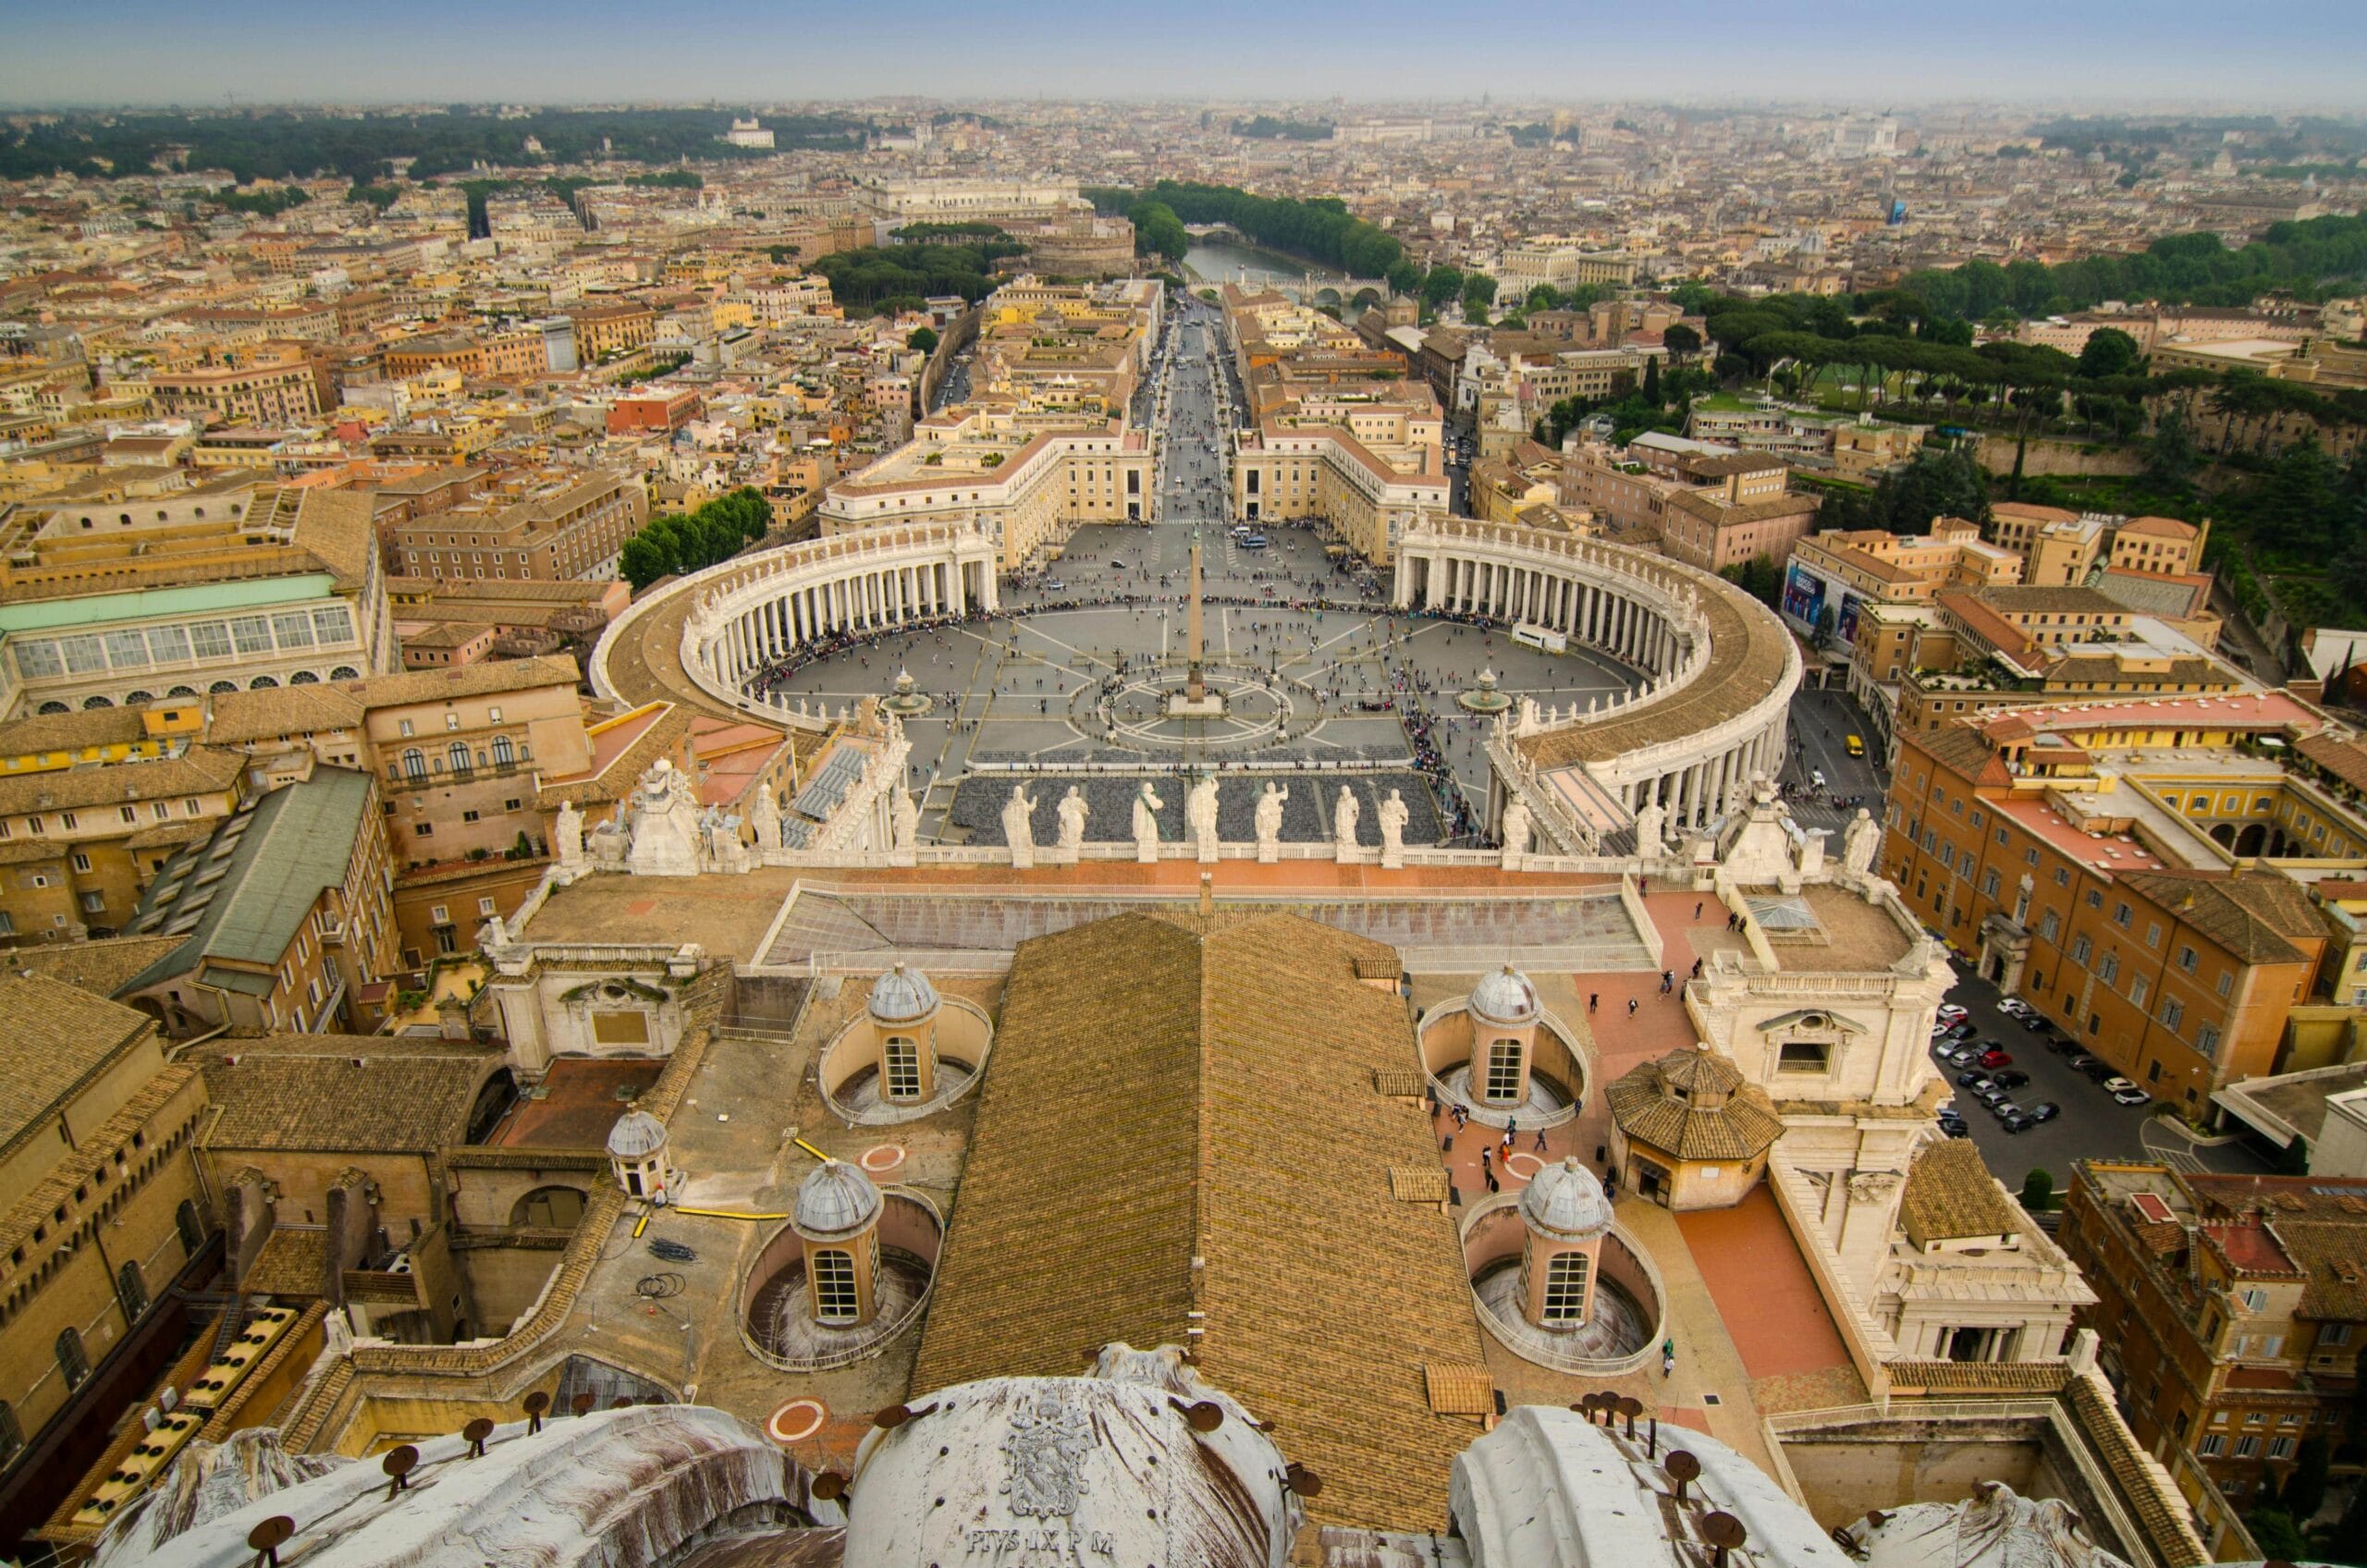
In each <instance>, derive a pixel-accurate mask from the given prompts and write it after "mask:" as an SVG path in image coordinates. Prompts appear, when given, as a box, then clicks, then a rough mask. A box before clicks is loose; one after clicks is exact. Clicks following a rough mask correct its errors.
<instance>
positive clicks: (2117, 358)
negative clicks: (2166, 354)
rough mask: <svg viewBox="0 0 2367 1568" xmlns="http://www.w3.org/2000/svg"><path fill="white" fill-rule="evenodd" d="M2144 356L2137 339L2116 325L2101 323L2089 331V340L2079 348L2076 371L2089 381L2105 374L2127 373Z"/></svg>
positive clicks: (2132, 369)
mask: <svg viewBox="0 0 2367 1568" xmlns="http://www.w3.org/2000/svg"><path fill="white" fill-rule="evenodd" d="M2144 357H2145V356H2144V350H2143V349H2140V348H2138V346H2137V339H2136V338H2134V337H2130V336H2128V334H2127V333H2126V332H2123V331H2121V330H2120V329H2119V328H2118V327H2116V326H2100V327H2098V328H2097V329H2096V330H2095V331H2093V332H2091V333H2090V334H2088V341H2087V342H2086V343H2085V344H2083V345H2082V346H2081V347H2080V349H2079V374H2081V375H2083V376H2086V377H2088V378H2089V379H2090V380H2091V381H2092V380H2097V379H2099V378H2101V377H2103V376H2107V375H2127V374H2129V373H2130V372H2132V371H2134V370H2135V369H2136V368H2137V361H2140V360H2141V359H2143V358H2144Z"/></svg>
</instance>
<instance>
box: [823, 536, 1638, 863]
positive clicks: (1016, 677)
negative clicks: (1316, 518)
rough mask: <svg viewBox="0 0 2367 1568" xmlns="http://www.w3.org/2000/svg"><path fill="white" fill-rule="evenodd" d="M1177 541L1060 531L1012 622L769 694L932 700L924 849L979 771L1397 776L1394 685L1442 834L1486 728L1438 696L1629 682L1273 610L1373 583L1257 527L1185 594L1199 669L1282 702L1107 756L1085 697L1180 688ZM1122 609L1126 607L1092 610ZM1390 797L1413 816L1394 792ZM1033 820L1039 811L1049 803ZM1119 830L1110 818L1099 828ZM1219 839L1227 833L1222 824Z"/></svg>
mask: <svg viewBox="0 0 2367 1568" xmlns="http://www.w3.org/2000/svg"><path fill="white" fill-rule="evenodd" d="M1191 536H1192V530H1191V529H1190V527H1189V526H1188V525H1184V524H1172V523H1171V524H1160V525H1157V526H1151V527H1142V526H1130V525H1125V524H1117V525H1107V526H1094V527H1088V528H1085V529H1080V530H1079V531H1078V532H1077V533H1076V534H1075V535H1074V537H1073V538H1072V539H1071V540H1070V542H1069V545H1068V549H1067V552H1066V554H1065V556H1064V557H1063V558H1062V559H1061V560H1060V561H1059V562H1057V563H1055V564H1054V566H1053V567H1052V568H1051V569H1050V571H1049V573H1047V574H1046V575H1045V576H1044V577H1042V578H1038V579H1036V580H1033V581H1030V582H1026V583H1024V584H1023V585H1020V586H1017V587H1014V588H1012V589H1010V590H1009V591H1007V592H1006V594H1005V597H1004V605H1005V607H1006V608H1007V609H1010V610H1012V611H1014V612H1016V613H1014V614H1013V615H1012V616H1010V617H1008V618H1005V619H996V620H993V621H987V622H976V623H972V624H968V625H963V626H958V627H943V628H938V629H933V630H928V631H915V632H907V633H901V634H898V635H895V636H891V637H884V638H880V639H878V640H877V641H875V642H874V643H871V644H870V645H868V646H865V647H863V648H860V649H854V650H850V651H848V652H844V653H840V654H837V655H831V656H830V657H828V658H825V659H820V660H816V661H815V662H814V663H811V664H808V665H805V666H803V667H802V668H799V669H798V670H796V671H794V672H793V673H791V674H790V675H788V676H786V677H784V678H782V679H781V680H779V682H778V683H777V688H776V689H777V690H778V691H779V692H781V693H782V694H783V695H784V696H785V697H786V698H788V700H790V701H791V703H794V702H796V701H797V700H798V699H800V698H803V699H806V700H808V701H809V702H814V701H818V702H819V703H821V704H824V705H826V706H828V708H830V709H831V710H832V711H836V710H837V709H838V708H839V707H840V705H842V704H853V703H856V702H859V701H861V700H862V699H863V698H865V697H866V696H876V695H879V694H881V693H884V692H887V691H889V688H890V687H891V686H892V685H893V683H894V680H895V678H896V675H897V672H898V671H899V670H907V671H909V672H910V673H911V674H912V676H913V678H914V681H915V682H916V683H917V686H918V688H919V690H920V691H922V692H926V693H927V694H928V695H929V696H930V697H931V698H933V699H934V706H933V708H932V709H931V711H930V712H929V713H928V714H926V716H924V717H920V718H917V719H914V720H911V721H908V722H907V724H906V726H905V729H906V733H907V734H908V735H909V736H910V737H911V740H912V742H913V773H912V777H911V778H909V779H908V780H907V782H908V784H909V785H910V786H911V787H912V788H913V789H914V790H916V791H919V792H920V794H921V796H922V806H923V811H922V829H923V831H924V833H926V834H928V835H931V836H935V835H939V834H943V833H944V832H946V830H947V828H948V827H949V826H955V827H958V826H961V824H960V823H959V822H955V821H953V820H952V819H951V818H950V813H951V811H952V808H953V806H954V802H956V800H957V799H959V800H962V801H963V802H965V804H964V806H963V813H964V818H965V819H966V817H967V816H968V815H971V814H973V813H975V810H976V808H975V805H971V804H968V803H967V802H969V799H970V797H971V796H972V795H973V794H974V793H975V791H974V790H963V789H962V788H961V785H962V781H963V779H964V778H966V777H968V776H969V775H970V773H971V770H972V766H973V765H974V764H975V763H981V762H996V763H1012V762H1026V763H1035V764H1039V765H1042V766H1047V767H1059V766H1064V765H1066V766H1073V765H1075V764H1078V763H1083V762H1087V761H1102V762H1107V761H1112V760H1125V761H1133V762H1140V763H1143V764H1145V765H1147V766H1153V767H1161V768H1192V769H1196V768H1197V767H1199V766H1201V765H1202V764H1203V763H1205V762H1208V761H1210V760H1215V759H1221V760H1225V761H1242V760H1258V761H1268V762H1270V761H1282V760H1290V761H1304V762H1321V761H1359V760H1361V761H1367V762H1386V761H1399V760H1402V761H1404V762H1405V763H1407V764H1408V766H1409V770H1410V769H1411V767H1412V766H1413V765H1414V763H1415V761H1416V757H1417V747H1416V745H1415V743H1414V741H1413V740H1412V739H1411V737H1410V736H1409V735H1408V732H1407V728H1406V725H1405V723H1404V719H1405V717H1408V715H1407V714H1406V713H1404V712H1403V711H1380V704H1381V703H1382V702H1384V701H1389V702H1392V703H1398V704H1401V706H1402V698H1401V693H1400V692H1398V691H1397V689H1396V688H1397V683H1398V681H1399V679H1400V678H1401V677H1402V678H1403V679H1404V680H1405V681H1408V682H1410V683H1412V684H1413V685H1414V686H1415V687H1416V688H1417V691H1416V692H1415V695H1416V696H1417V697H1420V698H1422V700H1423V703H1424V705H1426V706H1427V707H1428V709H1429V712H1430V713H1431V714H1432V716H1433V717H1434V719H1435V722H1434V724H1433V726H1432V727H1431V729H1430V735H1431V739H1432V743H1433V745H1434V746H1435V748H1436V753H1437V761H1438V762H1439V764H1440V765H1441V766H1442V767H1443V769H1444V770H1445V772H1446V773H1447V774H1448V775H1449V776H1450V778H1451V783H1449V784H1448V785H1447V786H1446V787H1445V789H1444V790H1441V791H1439V796H1440V798H1439V799H1438V802H1437V806H1436V811H1435V814H1434V815H1435V816H1436V817H1437V819H1439V820H1441V821H1444V822H1449V823H1451V822H1452V820H1453V817H1454V815H1455V808H1456V805H1457V803H1458V802H1460V803H1461V804H1463V805H1464V806H1465V807H1466V809H1467V811H1468V812H1469V814H1470V815H1471V817H1472V818H1475V819H1476V818H1477V817H1478V816H1479V815H1482V813H1483V811H1484V807H1485V804H1486V801H1487V775H1488V768H1487V758H1486V756H1485V754H1484V752H1483V751H1482V742H1483V741H1484V739H1485V736H1486V727H1487V724H1488V722H1489V721H1488V720H1487V719H1485V718H1483V717H1478V716H1476V715H1473V714H1469V713H1466V712H1465V711H1464V710H1462V709H1461V708H1459V707H1457V706H1456V705H1455V703H1454V696H1455V694H1456V693H1457V692H1463V691H1465V690H1467V689H1469V688H1471V687H1473V686H1476V685H1477V684H1478V678H1479V674H1480V672H1481V671H1482V670H1483V669H1492V670H1493V671H1494V672H1495V674H1496V676H1497V678H1498V685H1499V688H1500V689H1501V690H1502V691H1503V692H1506V693H1507V694H1508V695H1511V696H1514V697H1520V696H1533V697H1535V698H1536V699H1537V701H1538V702H1539V703H1540V704H1545V705H1547V706H1549V707H1550V706H1555V705H1560V706H1564V707H1571V706H1578V707H1583V706H1584V705H1585V704H1588V702H1589V701H1592V702H1595V703H1602V702H1605V701H1607V700H1608V699H1609V698H1610V697H1611V696H1612V695H1613V693H1615V692H1624V691H1626V690H1629V689H1630V688H1631V687H1632V685H1633V684H1634V681H1635V677H1634V675H1633V673H1632V672H1630V671H1628V670H1626V669H1625V668H1621V667H1619V666H1618V665H1616V664H1614V663H1613V662H1612V661H1610V660H1608V659H1605V658H1602V657H1601V656H1600V655H1595V654H1592V653H1589V652H1585V651H1576V652H1573V653H1570V654H1567V655H1552V654H1546V653H1540V652H1538V651H1536V650H1533V649H1529V648H1526V647H1521V646H1518V645H1516V644H1515V643H1513V642H1512V640H1511V639H1510V637H1509V636H1507V635H1506V634H1504V633H1503V632H1502V631H1494V632H1490V631H1482V630H1480V629H1478V628H1476V627H1466V626H1457V625H1454V624H1453V623H1450V622H1445V621H1440V620H1432V619H1422V618H1417V617H1408V616H1390V615H1386V614H1380V613H1375V612H1373V611H1371V610H1367V609H1355V610H1349V609H1325V610H1318V609H1312V608H1309V609H1293V608H1290V607H1289V605H1290V602H1291V601H1292V600H1293V599H1294V598H1297V599H1300V600H1302V601H1304V600H1309V599H1312V598H1314V597H1316V596H1318V595H1322V596H1325V597H1327V598H1329V597H1338V598H1353V599H1355V600H1358V601H1364V602H1372V601H1368V600H1367V599H1366V595H1367V594H1376V593H1378V591H1379V585H1378V584H1373V583H1371V582H1369V580H1368V579H1367V582H1365V583H1362V584H1360V583H1359V582H1358V580H1357V577H1356V575H1355V574H1354V573H1352V572H1347V571H1343V570H1338V569H1336V568H1334V567H1333V566H1332V565H1331V563H1330V562H1329V561H1327V559H1326V557H1325V556H1324V554H1323V547H1322V544H1321V542H1320V541H1319V540H1318V538H1317V537H1316V535H1315V534H1314V533H1311V532H1310V531H1308V530H1305V529H1281V530H1277V531H1276V532H1275V533H1273V534H1271V535H1269V538H1271V540H1272V541H1273V543H1272V545H1270V546H1269V548H1268V549H1267V550H1265V551H1262V552H1260V551H1250V550H1245V549H1243V548H1241V547H1240V546H1238V545H1235V544H1234V543H1233V541H1232V540H1231V539H1230V538H1228V537H1224V536H1221V535H1219V536H1217V537H1214V538H1211V537H1210V536H1208V535H1207V534H1205V533H1204V534H1203V536H1202V544H1203V548H1204V555H1205V567H1204V572H1205V590H1204V591H1205V594H1206V595H1207V597H1208V600H1209V601H1211V602H1209V603H1208V604H1207V606H1206V607H1205V610H1204V620H1205V628H1206V633H1205V634H1206V643H1207V650H1208V656H1209V658H1210V659H1211V660H1212V661H1216V663H1217V665H1218V667H1219V668H1220V670H1221V671H1223V672H1224V673H1226V674H1227V675H1228V676H1233V677H1239V678H1243V679H1246V678H1249V677H1252V676H1256V677H1257V678H1258V679H1260V680H1262V681H1263V683H1265V684H1266V685H1268V686H1269V687H1272V688H1276V689H1279V690H1280V691H1281V692H1282V693H1283V695H1284V698H1285V700H1286V703H1287V705H1288V707H1289V717H1288V718H1287V720H1286V721H1285V726H1284V730H1283V731H1282V732H1281V733H1277V734H1274V735H1271V736H1268V737H1266V738H1264V739H1262V740H1260V741H1257V743H1255V744H1253V745H1249V746H1246V747H1244V746H1242V745H1240V744H1238V743H1237V742H1235V741H1232V740H1230V739H1228V736H1229V733H1230V731H1229V728H1228V726H1226V725H1224V724H1217V723H1211V724H1206V725H1203V726H1197V727H1196V726H1195V725H1171V726H1168V727H1166V728H1168V729H1171V731H1172V733H1171V738H1170V740H1169V741H1165V742H1162V743H1160V744H1158V745H1156V746H1153V747H1151V748H1149V749H1147V750H1146V749H1141V748H1139V747H1130V746H1127V745H1122V744H1116V743H1114V742H1113V739H1112V737H1111V736H1110V734H1109V733H1108V732H1107V729H1106V728H1104V727H1103V725H1102V723H1101V717H1100V716H1101V714H1102V711H1103V710H1102V708H1101V705H1100V703H1099V699H1098V689H1099V688H1101V687H1102V686H1103V685H1104V684H1105V683H1114V684H1118V685H1123V684H1125V683H1127V682H1143V683H1147V684H1148V685H1150V686H1152V687H1155V688H1158V687H1164V686H1167V685H1171V684H1178V683H1180V681H1181V679H1182V671H1181V660H1182V658H1183V655H1184V646H1185V641H1186V620H1187V616H1186V612H1185V608H1184V593H1185V582H1186V577H1187V572H1188V566H1189V560H1190V551H1191ZM1054 583H1058V584H1059V586H1054V585H1053V584H1054ZM1269 590H1270V591H1271V592H1270V593H1269ZM1122 595H1123V596H1128V597H1133V598H1136V599H1139V600H1141V601H1142V602H1140V603H1134V604H1114V603H1109V602H1108V601H1110V600H1114V599H1116V598H1118V597H1120V596H1122ZM1079 600H1085V601H1091V602H1092V603H1090V605H1089V607H1061V608H1044V609H1040V610H1038V609H1036V607H1035V606H1053V605H1057V606H1076V604H1077V602H1078V601H1079ZM1161 661H1171V663H1168V664H1164V665H1163V664H1162V662H1161ZM1367 704H1368V705H1369V707H1370V709H1371V711H1367ZM1255 706H1257V704H1253V703H1245V704H1241V707H1242V708H1243V709H1244V710H1245V711H1246V710H1248V709H1250V708H1252V707H1255ZM1394 782H1395V787H1396V788H1398V789H1400V790H1404V795H1405V799H1406V800H1407V802H1408V803H1409V805H1411V804H1413V803H1414V799H1415V797H1414V792H1413V791H1412V790H1406V789H1405V786H1404V782H1403V781H1394ZM1388 787H1389V786H1387V785H1384V786H1383V788H1384V790H1385V789H1386V788H1388ZM1131 792H1132V790H1131V786H1129V787H1128V790H1127V793H1128V794H1129V795H1131ZM1165 792H1166V791H1162V793H1165ZM1007 793H1008V790H1007V787H1005V788H1000V789H996V790H993V791H992V795H993V798H994V800H995V801H996V802H997V805H996V810H995V812H994V813H989V814H988V815H990V816H997V817H998V820H997V821H996V822H995V823H994V824H993V826H994V827H996V828H997V829H998V830H999V827H1000V822H999V816H998V814H999V813H1000V802H1001V800H1002V799H1003V798H1004V796H1005V795H1006V794H1007ZM1052 799H1053V800H1057V799H1058V795H1057V793H1056V794H1055V795H1054V796H1053V797H1052ZM1224 799H1226V798H1225V797H1223V796H1220V800H1224ZM1041 809H1043V810H1045V811H1049V809H1050V808H1049V802H1048V803H1046V804H1045V805H1044V806H1043V807H1042V808H1041ZM1415 810H1416V812H1417V822H1416V823H1411V824H1409V825H1408V827H1407V830H1406V842H1407V843H1409V844H1422V843H1435V842H1438V841H1439V837H1438V830H1437V829H1435V828H1433V829H1430V830H1429V831H1427V832H1425V831H1423V830H1422V829H1421V827H1419V823H1420V821H1421V815H1420V808H1419V806H1418V805H1417V806H1416V807H1415ZM1372 818H1373V813H1372V810H1371V803H1370V802H1367V811H1366V813H1365V822H1364V829H1365V831H1367V833H1369V834H1372V835H1373V837H1371V838H1369V839H1367V841H1368V842H1378V837H1377V834H1378V830H1377V828H1375V827H1374V826H1373V820H1372ZM1126 820H1127V817H1126V816H1125V815H1119V816H1118V817H1117V818H1116V819H1115V821H1116V822H1118V823H1120V824H1122V823H1124V822H1125V821H1126ZM1178 820H1179V821H1180V818H1179V819H1178ZM1092 822H1093V826H1092V827H1091V828H1090V829H1089V831H1090V832H1091V833H1092V834H1093V836H1094V837H1095V838H1096V839H1102V838H1105V837H1107V838H1112V839H1119V838H1124V837H1126V836H1127V833H1126V831H1125V830H1124V829H1123V828H1122V827H1120V828H1117V829H1114V830H1113V829H1112V828H1111V827H1109V826H1108V825H1107V824H1106V822H1105V819H1104V817H1103V816H1102V814H1101V811H1100V809H1099V808H1098V807H1097V809H1096V811H1095V814H1094V816H1093V818H1092ZM1048 824H1049V818H1039V821H1038V827H1037V833H1038V838H1039V841H1043V840H1048V839H1049V831H1048V827H1047V825H1048ZM1225 836H1226V837H1227V838H1228V839H1232V838H1234V837H1236V835H1235V833H1234V831H1233V829H1232V828H1230V827H1228V828H1227V829H1226V830H1225ZM1238 837H1240V838H1242V839H1246V838H1248V837H1250V834H1249V833H1248V832H1246V831H1243V832H1241V833H1239V834H1238Z"/></svg>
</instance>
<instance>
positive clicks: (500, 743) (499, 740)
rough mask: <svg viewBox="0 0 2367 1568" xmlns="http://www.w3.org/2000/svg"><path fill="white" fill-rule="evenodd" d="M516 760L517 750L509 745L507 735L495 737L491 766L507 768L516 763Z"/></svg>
mask: <svg viewBox="0 0 2367 1568" xmlns="http://www.w3.org/2000/svg"><path fill="white" fill-rule="evenodd" d="M517 760H518V748H517V747H515V746H513V745H511V744H510V743H509V736H507V735H496V736H495V737H494V738H493V766H496V767H508V766H509V765H510V764H511V763H513V762H516V761H517Z"/></svg>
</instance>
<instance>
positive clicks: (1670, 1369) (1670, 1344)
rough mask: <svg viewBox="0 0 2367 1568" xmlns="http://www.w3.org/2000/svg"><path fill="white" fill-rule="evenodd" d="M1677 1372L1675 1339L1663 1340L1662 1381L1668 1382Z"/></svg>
mask: <svg viewBox="0 0 2367 1568" xmlns="http://www.w3.org/2000/svg"><path fill="white" fill-rule="evenodd" d="M1675 1371H1676V1341H1675V1340H1674V1338H1670V1339H1665V1340H1662V1341H1661V1380H1662V1382H1666V1381H1667V1380H1668V1378H1670V1377H1671V1376H1672V1375H1674V1373H1675Z"/></svg>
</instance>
